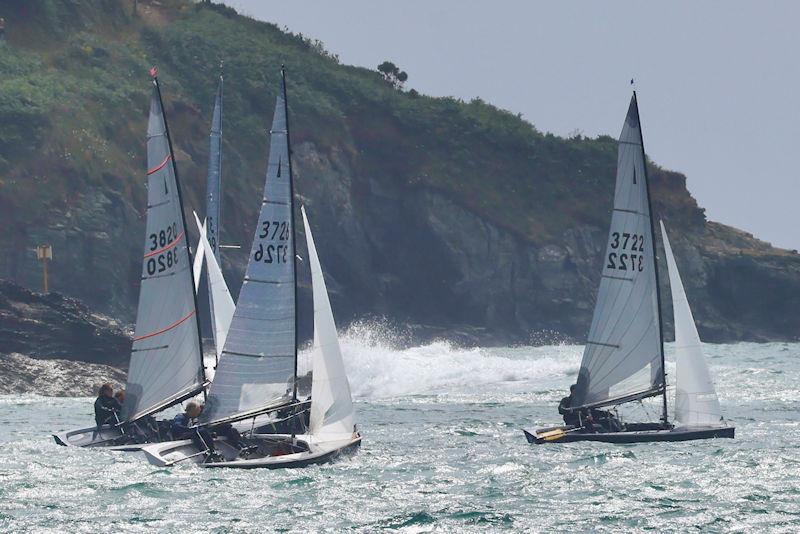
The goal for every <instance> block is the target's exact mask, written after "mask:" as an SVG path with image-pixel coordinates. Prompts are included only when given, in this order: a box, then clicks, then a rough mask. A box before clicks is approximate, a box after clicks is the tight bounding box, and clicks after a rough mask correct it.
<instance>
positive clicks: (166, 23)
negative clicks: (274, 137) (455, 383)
mask: <svg viewBox="0 0 800 534" xmlns="http://www.w3.org/2000/svg"><path fill="white" fill-rule="evenodd" d="M0 16H2V17H4V18H5V19H6V21H7V32H6V34H7V44H6V45H5V46H0V69H1V70H2V72H3V73H4V75H3V77H2V79H0V121H2V124H3V128H2V131H0V225H2V228H3V230H4V231H3V232H2V234H1V235H0V246H2V247H3V250H4V251H5V254H4V255H3V256H2V259H0V277H5V278H8V279H11V280H14V281H16V282H18V283H20V284H23V285H26V286H28V287H37V286H38V284H39V274H38V273H39V266H38V265H37V263H36V259H35V255H34V253H33V247H34V246H35V245H36V244H37V243H40V242H47V243H51V244H53V246H54V254H55V258H54V262H53V264H52V286H53V287H54V288H56V289H57V290H58V291H60V292H63V293H64V294H68V295H71V296H76V297H79V298H81V299H82V300H84V301H85V302H86V303H87V304H88V305H89V306H90V307H91V308H92V309H96V310H98V311H100V312H102V313H105V314H109V315H112V316H114V317H116V318H118V319H120V320H122V321H131V320H132V318H133V314H134V312H135V308H136V306H135V302H136V295H137V292H138V276H139V269H140V263H139V261H140V260H139V258H140V254H141V249H142V244H143V233H144V229H143V220H142V213H143V211H144V203H145V191H144V167H145V163H144V132H145V121H146V112H147V102H148V95H149V88H150V85H149V80H148V76H147V70H148V69H149V67H150V66H151V65H153V64H156V65H158V67H159V73H160V79H161V81H162V89H163V92H164V95H165V99H166V110H167V113H168V117H169V120H170V127H171V130H172V133H173V138H174V142H175V149H176V161H177V164H178V167H179V171H180V175H181V178H182V183H183V187H184V189H185V196H184V198H185V199H186V201H187V204H188V206H187V209H190V210H191V209H197V211H198V212H199V213H200V214H201V215H202V212H203V194H204V191H203V189H204V185H205V165H206V158H207V150H208V143H207V139H208V137H207V135H208V127H209V122H210V113H211V104H212V100H213V92H214V90H215V88H216V77H217V75H218V65H219V62H220V60H224V62H225V67H224V69H225V76H226V91H225V119H224V133H223V140H224V141H223V143H224V144H223V190H224V198H223V208H222V219H223V221H222V240H223V242H226V243H229V244H242V245H244V248H245V250H244V251H226V252H225V253H224V259H223V268H224V270H225V272H226V275H227V278H228V280H229V283H230V285H231V286H232V290H233V292H234V294H236V291H237V289H238V286H239V281H240V280H241V277H242V275H243V271H244V266H245V262H246V259H247V248H248V246H249V243H250V241H251V239H252V232H253V226H254V223H255V217H256V210H257V208H258V202H254V201H253V199H257V198H259V196H260V194H261V190H262V188H263V177H264V173H265V164H266V157H267V149H268V146H267V136H266V130H267V129H268V127H269V126H268V125H269V123H270V120H271V114H272V107H273V105H274V98H275V95H276V91H277V87H278V76H279V67H280V65H281V64H282V63H285V64H286V65H287V69H288V90H289V98H290V104H289V109H290V118H291V125H292V134H293V139H292V142H293V147H292V148H293V158H294V160H293V162H294V168H295V171H296V179H297V185H296V190H297V193H298V195H299V197H300V198H301V199H302V201H303V202H304V203H305V204H306V205H307V207H308V209H309V217H310V220H311V224H312V225H313V226H314V228H315V238H316V240H317V243H318V247H319V249H320V257H321V259H322V262H323V266H324V268H325V270H326V276H327V279H328V287H329V290H330V291H331V293H332V300H333V306H334V311H335V313H336V317H337V320H338V322H339V325H340V326H345V325H346V324H347V323H349V322H350V321H353V320H355V319H359V318H364V317H380V318H385V319H386V320H388V321H389V322H396V323H402V324H410V325H413V326H414V328H412V329H411V331H413V332H416V333H417V334H418V335H419V336H420V337H431V336H443V337H451V338H455V339H459V340H462V341H464V342H466V343H507V342H529V341H548V340H552V339H563V338H571V339H575V340H578V341H580V340H582V339H583V338H584V336H585V334H586V331H587V328H588V324H589V322H590V320H591V313H592V308H593V302H594V295H595V292H596V288H597V284H598V281H599V274H600V262H601V254H602V252H603V249H604V246H605V240H606V232H607V227H608V221H609V218H610V208H611V201H612V195H613V180H614V172H615V165H616V143H615V141H614V139H613V138H611V137H607V136H602V137H599V138H597V139H586V138H582V137H577V138H571V139H564V138H559V137H555V136H552V135H549V134H543V133H541V132H539V131H538V130H536V129H535V127H534V126H532V125H531V124H529V123H527V122H525V121H523V120H522V119H521V118H519V117H517V116H515V115H512V114H510V113H507V112H504V111H502V110H498V109H496V108H494V107H492V106H491V105H489V104H487V103H485V102H483V101H480V100H474V101H471V102H461V101H457V100H454V99H449V98H430V97H426V96H424V95H419V94H417V93H415V92H401V91H398V90H396V89H394V88H392V87H391V86H389V85H387V84H386V83H385V82H384V81H383V79H382V78H381V76H380V75H379V74H378V73H377V72H371V71H369V70H367V69H361V68H354V67H349V66H343V65H340V64H339V63H338V61H337V59H336V58H335V57H331V56H330V55H329V54H328V53H327V52H325V50H324V49H323V48H322V47H321V46H320V44H319V43H318V42H314V41H311V40H309V39H306V38H304V37H302V36H298V35H292V34H289V33H286V32H284V31H281V30H279V29H278V28H276V27H275V26H273V25H270V24H266V23H261V22H257V21H254V20H251V19H248V18H246V17H242V16H239V15H237V14H236V13H235V12H234V11H233V10H231V9H229V8H225V7H220V6H213V5H195V4H192V3H190V2H188V1H184V0H162V1H160V2H156V1H154V0H153V1H146V0H140V1H139V2H138V11H137V12H135V13H134V12H133V2H129V1H124V0H84V1H82V2H79V3H76V2H68V1H66V0H40V1H38V2H28V1H27V0H7V1H6V2H3V3H2V4H0ZM412 75H413V73H412ZM620 98H621V102H620V125H621V122H622V118H623V115H624V110H625V106H626V105H627V101H626V95H621V97H620ZM643 120H644V127H645V136H646V135H647V130H648V128H657V125H649V124H648V123H647V117H646V116H644V117H643ZM620 125H617V124H609V131H612V132H615V131H616V130H617V128H618V127H619V126H620ZM649 165H650V169H649V172H650V176H651V180H652V184H651V185H652V192H653V197H654V198H653V202H654V210H655V212H656V213H657V215H658V216H660V217H662V218H663V219H664V220H665V222H666V224H667V227H668V230H669V231H670V235H671V238H672V241H673V247H674V249H675V253H676V256H677V258H678V264H679V267H680V268H681V270H682V275H683V277H684V283H685V285H686V288H687V293H688V295H689V299H690V301H691V303H692V305H693V307H694V312H695V317H696V319H697V321H698V323H699V327H700V331H701V335H702V336H703V337H704V338H705V339H706V340H710V341H726V340H739V339H749V340H767V339H794V338H795V337H796V335H797V332H798V331H800V328H799V327H800V318H798V316H797V314H795V313H794V311H795V310H797V309H798V302H799V301H800V256H798V255H797V253H795V252H789V251H785V250H780V249H776V248H773V247H771V246H770V245H769V244H767V243H764V242H762V241H759V240H758V239H756V238H754V237H753V236H751V235H749V234H746V233H745V232H741V231H739V230H736V229H733V228H730V227H727V226H724V225H721V224H717V223H713V222H709V221H707V220H706V218H705V216H704V213H703V210H702V208H700V207H699V206H698V205H697V203H696V202H695V200H694V199H693V198H692V197H691V195H690V194H689V192H688V190H687V189H686V178H685V177H684V176H682V175H681V174H678V173H675V172H670V171H666V170H664V169H661V168H660V167H658V166H657V165H655V164H654V163H652V162H651V163H650V164H649ZM717 178H718V180H719V181H720V183H724V176H719V177H717ZM187 219H189V220H191V217H187ZM300 227H302V225H300ZM191 231H192V233H193V235H196V232H194V229H191ZM193 240H194V238H193ZM301 255H302V252H301ZM301 270H302V269H301ZM303 277H304V278H303V281H302V283H303V284H304V287H303V290H302V291H301V297H302V303H301V306H302V309H303V310H308V308H309V302H310V292H309V291H308V281H307V274H305V273H304V274H303ZM664 289H665V290H666V289H667V286H666V285H665V286H664ZM664 295H665V302H668V297H667V295H668V294H667V293H665V294H664ZM666 308H667V322H668V323H669V316H670V314H671V311H670V310H669V306H666ZM306 315H307V314H306ZM304 316H305V315H304ZM308 323H309V321H307V320H305V321H304V322H303V324H302V325H301V326H302V328H303V331H304V333H306V334H307V333H308V331H309V328H310V326H309V324H308Z"/></svg>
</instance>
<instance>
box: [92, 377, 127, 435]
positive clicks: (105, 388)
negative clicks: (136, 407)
mask: <svg viewBox="0 0 800 534" xmlns="http://www.w3.org/2000/svg"><path fill="white" fill-rule="evenodd" d="M121 410H122V405H121V404H120V403H119V401H118V400H117V399H115V398H114V389H113V388H112V387H111V384H103V385H102V386H100V391H99V393H98V395H97V400H95V401H94V421H95V423H97V426H101V425H114V424H117V423H118V422H119V414H120V411H121Z"/></svg>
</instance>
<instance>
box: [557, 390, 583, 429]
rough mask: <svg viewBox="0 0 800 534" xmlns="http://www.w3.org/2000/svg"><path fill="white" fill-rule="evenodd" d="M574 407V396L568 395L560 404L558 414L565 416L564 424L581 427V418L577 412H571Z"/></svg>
mask: <svg viewBox="0 0 800 534" xmlns="http://www.w3.org/2000/svg"><path fill="white" fill-rule="evenodd" d="M571 406H572V395H567V396H566V397H564V398H563V399H561V402H559V403H558V413H560V414H561V415H563V416H564V424H565V425H570V426H580V424H581V423H580V418H579V417H578V414H577V412H575V411H573V410H570V409H569V408H570V407H571Z"/></svg>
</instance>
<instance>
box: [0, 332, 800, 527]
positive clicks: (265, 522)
mask: <svg viewBox="0 0 800 534" xmlns="http://www.w3.org/2000/svg"><path fill="white" fill-rule="evenodd" d="M342 346H343V352H344V356H345V360H346V365H347V369H348V375H349V377H350V382H351V384H352V389H353V395H354V398H355V399H356V403H355V407H356V418H357V421H358V424H359V428H360V430H361V431H362V433H363V435H364V442H363V447H362V449H361V450H360V451H359V452H358V453H357V454H355V455H354V456H352V457H350V458H347V459H343V460H340V461H338V462H336V463H333V464H328V465H323V466H315V467H309V468H304V469H295V470H275V471H268V470H252V471H238V470H210V469H209V470H206V469H200V468H197V467H195V466H191V465H179V466H175V467H173V468H167V469H165V468H157V467H154V466H151V465H149V464H148V463H147V461H146V460H145V459H144V457H143V456H142V455H140V454H138V453H122V452H109V451H103V450H82V449H73V448H65V447H59V446H57V445H56V444H55V443H54V442H53V440H52V439H51V437H50V433H51V432H57V431H62V430H65V429H70V428H74V427H78V426H82V425H83V426H86V425H87V423H90V422H91V414H92V399H90V398H46V397H37V396H13V397H9V396H6V397H0V424H1V425H2V427H0V428H2V432H0V529H1V530H3V531H9V532H12V531H13V532H91V533H96V532H141V531H145V530H151V531H158V532H269V531H278V532H323V531H327V532H340V531H378V530H388V531H393V530H394V531H401V532H460V531H476V532H477V531H481V532H486V531H530V532H537V531H541V532H549V531H557V530H561V531H645V530H655V531H659V532H668V531H672V532H686V531H690V530H696V529H701V530H703V531H709V532H715V531H741V532H754V531H775V532H798V531H800V449H798V444H799V443H800V414H798V407H799V406H800V385H799V384H798V379H800V345H797V344H783V343H770V344H750V343H741V344H735V345H706V346H705V351H706V355H707V357H708V361H709V365H710V367H711V372H712V375H713V377H714V379H715V382H716V385H717V392H718V394H719V398H720V401H721V404H722V409H723V412H724V414H725V416H726V417H727V418H728V419H729V420H730V421H731V423H732V424H734V425H735V426H736V439H735V440H729V439H714V440H704V441H691V442H684V443H651V444H637V445H610V444H598V443H574V444H549V445H529V444H528V443H527V442H526V440H525V438H524V436H523V434H522V429H523V428H534V427H536V426H543V425H549V424H553V423H558V422H559V417H558V414H557V412H556V405H557V403H558V401H559V399H560V398H561V397H562V396H563V395H564V394H565V392H566V390H567V388H568V386H569V384H571V383H573V382H574V380H575V377H576V374H577V370H578V366H579V363H580V358H581V354H582V347H579V346H547V347H515V348H491V349H483V348H468V349H462V348H457V347H454V346H453V345H450V344H448V343H444V342H438V343H431V344H428V345H424V346H419V347H412V348H404V349H399V348H394V347H395V346H396V344H394V343H393V342H392V340H391V339H389V340H386V339H384V337H383V336H382V335H381V334H378V333H376V332H374V331H369V330H368V329H363V328H362V329H354V330H351V331H350V332H348V333H346V334H344V335H343V336H342ZM672 351H673V347H672V346H671V345H669V344H668V345H667V356H668V360H669V359H670V357H671V354H672ZM306 365H307V363H306ZM673 371H674V365H672V364H670V363H669V362H668V365H667V372H668V373H670V374H672V373H673ZM646 404H647V403H645V405H644V406H640V407H634V408H633V409H631V410H630V411H629V412H626V413H625V414H624V415H625V416H626V417H628V418H629V419H631V420H632V419H635V418H639V419H643V418H647V417H648V412H649V415H650V417H651V418H657V417H658V413H659V410H658V403H657V402H653V403H650V404H651V405H650V406H647V405H646ZM637 410H638V412H637Z"/></svg>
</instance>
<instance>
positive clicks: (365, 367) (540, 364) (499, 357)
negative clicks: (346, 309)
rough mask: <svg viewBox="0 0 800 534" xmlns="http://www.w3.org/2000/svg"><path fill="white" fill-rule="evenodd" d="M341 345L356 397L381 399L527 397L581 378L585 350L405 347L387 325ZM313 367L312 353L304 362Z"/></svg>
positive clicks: (347, 335) (355, 330) (350, 336)
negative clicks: (539, 386) (535, 388)
mask: <svg viewBox="0 0 800 534" xmlns="http://www.w3.org/2000/svg"><path fill="white" fill-rule="evenodd" d="M339 342H340V344H341V347H342V354H343V357H344V360H345V366H346V368H347V376H348V378H349V380H350V387H351V389H352V392H353V395H354V396H355V397H357V398H365V399H380V398H392V397H402V396H411V395H447V394H464V393H473V392H485V391H487V390H490V389H493V388H498V387H501V388H503V390H504V391H507V392H508V391H511V392H525V391H528V390H529V389H530V388H531V387H532V385H534V384H536V383H544V382H550V383H551V384H552V383H553V382H556V383H561V382H565V377H567V376H568V375H574V374H576V373H577V369H578V365H579V362H580V356H581V353H582V347H578V346H569V345H556V346H548V347H515V348H460V347H457V346H455V345H453V344H452V343H449V342H447V341H434V342H432V343H428V344H425V345H421V346H416V347H407V348H398V347H401V346H402V344H403V343H402V342H403V340H402V334H399V333H398V332H397V331H393V330H391V329H390V328H387V327H386V326H384V325H374V324H370V325H367V324H357V325H355V326H352V327H350V328H349V329H347V330H346V331H344V332H342V333H340V335H339ZM300 368H301V369H309V368H310V352H308V351H306V352H304V354H303V355H302V357H301V364H300Z"/></svg>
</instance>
